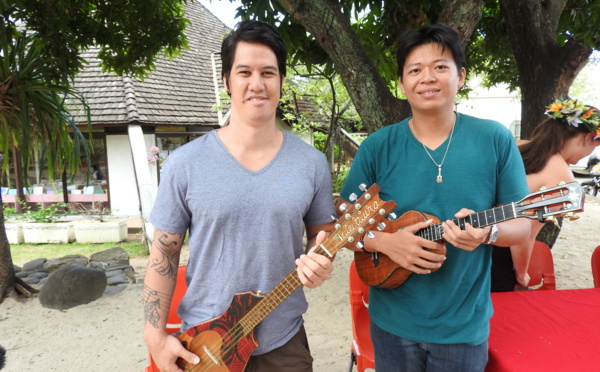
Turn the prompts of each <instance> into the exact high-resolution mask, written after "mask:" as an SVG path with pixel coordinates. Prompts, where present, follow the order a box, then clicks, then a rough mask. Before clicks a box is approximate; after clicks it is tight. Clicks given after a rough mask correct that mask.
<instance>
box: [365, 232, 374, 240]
mask: <svg viewBox="0 0 600 372" xmlns="http://www.w3.org/2000/svg"><path fill="white" fill-rule="evenodd" d="M374 237H375V233H374V232H373V231H369V232H368V233H367V238H369V239H373V238H374Z"/></svg>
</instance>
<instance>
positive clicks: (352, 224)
mask: <svg viewBox="0 0 600 372" xmlns="http://www.w3.org/2000/svg"><path fill="white" fill-rule="evenodd" d="M359 188H360V189H361V190H362V191H364V193H363V194H362V195H361V196H360V198H358V196H357V195H354V194H353V195H350V198H349V199H350V200H349V201H350V202H354V203H353V204H347V203H343V204H341V205H340V206H339V207H338V209H339V212H340V215H339V219H338V220H337V221H336V223H335V228H334V230H333V232H332V233H331V235H330V236H329V238H328V239H327V240H326V241H325V242H323V244H322V245H325V246H326V248H327V249H328V250H329V251H333V252H334V253H335V252H337V251H338V250H339V249H340V248H342V247H344V246H346V247H351V246H356V245H357V244H362V239H363V237H364V236H365V234H367V232H369V231H371V230H374V229H379V230H383V229H384V228H385V227H386V222H385V221H387V219H386V216H388V215H390V212H391V211H392V210H393V209H394V208H396V203H394V202H393V201H391V200H390V201H383V200H381V199H380V198H379V190H380V187H379V186H378V185H377V184H373V185H371V187H369V188H368V189H367V187H366V186H365V185H364V184H362V185H360V187H359ZM390 217H392V216H390ZM392 218H393V217H392ZM328 245H329V246H328Z"/></svg>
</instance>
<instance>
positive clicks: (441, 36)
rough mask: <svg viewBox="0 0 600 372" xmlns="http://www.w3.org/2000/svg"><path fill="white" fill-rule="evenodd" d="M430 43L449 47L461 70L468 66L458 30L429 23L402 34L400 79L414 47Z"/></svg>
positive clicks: (399, 57) (399, 47)
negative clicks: (407, 58)
mask: <svg viewBox="0 0 600 372" xmlns="http://www.w3.org/2000/svg"><path fill="white" fill-rule="evenodd" d="M430 43H436V44H440V45H441V46H442V50H446V48H448V49H449V50H450V52H451V53H452V57H453V58H454V62H455V63H456V66H457V67H458V70H459V71H460V69H461V68H463V67H466V65H467V58H466V57H465V48H464V46H463V44H462V41H461V39H460V35H459V34H458V32H456V31H455V30H454V29H452V28H450V27H448V26H446V25H427V26H423V27H421V28H420V29H419V30H408V31H406V32H405V33H404V35H403V36H402V40H400V44H398V51H397V54H396V59H397V61H398V77H399V78H400V79H402V73H403V71H404V64H405V63H406V56H407V55H408V54H409V53H410V52H411V51H412V50H413V49H414V48H416V47H418V46H421V45H425V44H430Z"/></svg>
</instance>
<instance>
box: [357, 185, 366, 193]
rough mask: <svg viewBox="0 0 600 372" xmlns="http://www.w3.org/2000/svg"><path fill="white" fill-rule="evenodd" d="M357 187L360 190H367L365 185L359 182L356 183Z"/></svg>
mask: <svg viewBox="0 0 600 372" xmlns="http://www.w3.org/2000/svg"><path fill="white" fill-rule="evenodd" d="M358 188H359V189H360V191H363V192H364V191H367V185H365V184H364V183H361V184H360V185H358Z"/></svg>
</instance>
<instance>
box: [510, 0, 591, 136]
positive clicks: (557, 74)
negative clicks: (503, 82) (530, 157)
mask: <svg viewBox="0 0 600 372" xmlns="http://www.w3.org/2000/svg"><path fill="white" fill-rule="evenodd" d="M565 4H566V0H546V1H539V0H502V1H501V3H500V5H501V9H502V14H503V16H504V19H505V21H506V27H507V31H508V36H509V39H510V42H511V45H512V50H513V54H514V56H515V60H516V62H517V68H518V70H519V85H520V86H521V93H522V102H521V110H522V111H521V138H523V139H526V138H529V137H530V136H531V132H532V131H533V129H534V128H535V127H536V126H537V125H538V124H539V123H540V122H542V121H543V120H544V119H545V117H546V116H545V115H544V111H545V107H546V106H548V105H549V104H550V103H552V102H553V101H554V100H556V99H558V98H566V97H567V95H568V92H569V87H570V86H571V84H572V83H573V80H575V77H576V76H577V74H578V73H579V71H581V69H582V68H583V67H584V66H585V64H586V63H587V61H588V59H589V57H590V55H591V53H592V48H591V47H590V46H589V45H586V44H584V43H583V42H580V41H577V40H569V41H568V42H567V43H566V44H565V45H564V46H562V47H561V46H560V45H559V44H558V42H557V40H556V34H557V28H558V21H559V19H560V15H561V13H562V11H563V9H564V7H565Z"/></svg>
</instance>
